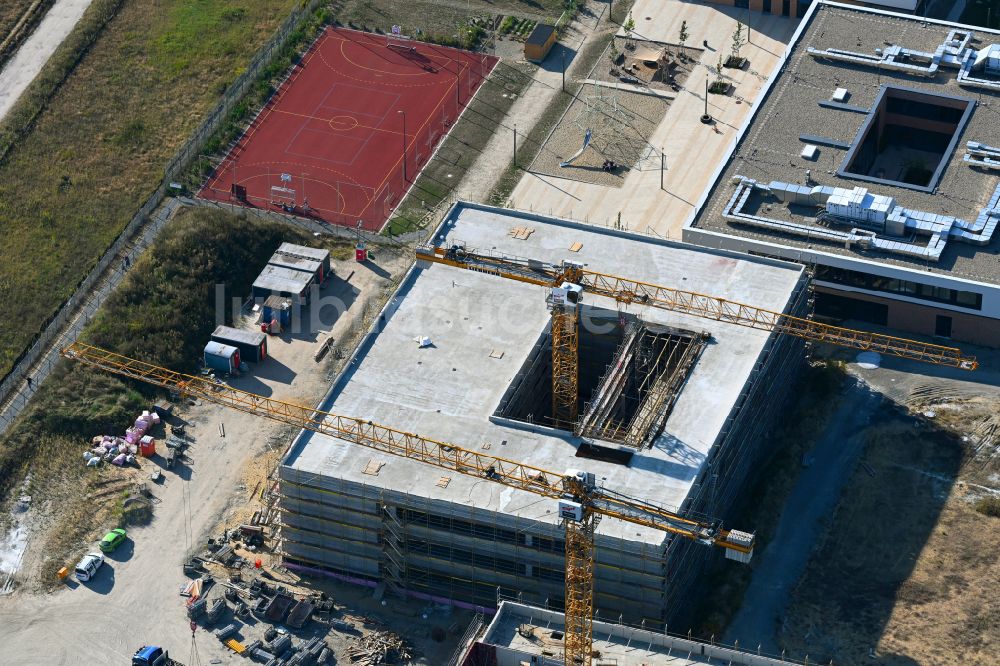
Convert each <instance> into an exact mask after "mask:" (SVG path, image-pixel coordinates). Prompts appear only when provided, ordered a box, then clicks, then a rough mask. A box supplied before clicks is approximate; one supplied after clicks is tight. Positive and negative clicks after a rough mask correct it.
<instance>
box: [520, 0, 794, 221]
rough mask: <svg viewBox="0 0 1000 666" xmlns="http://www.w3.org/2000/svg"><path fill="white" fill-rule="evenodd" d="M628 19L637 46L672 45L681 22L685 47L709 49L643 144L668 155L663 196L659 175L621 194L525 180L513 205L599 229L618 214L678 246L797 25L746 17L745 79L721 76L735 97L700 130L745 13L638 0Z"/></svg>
mask: <svg viewBox="0 0 1000 666" xmlns="http://www.w3.org/2000/svg"><path fill="white" fill-rule="evenodd" d="M632 16H633V18H634V19H635V23H636V30H635V34H636V35H637V36H638V37H640V38H647V39H651V40H656V41H661V42H668V43H675V42H676V41H677V36H678V34H679V32H680V26H681V22H686V23H687V30H688V32H689V34H690V37H689V38H688V40H687V42H686V44H687V45H688V46H692V47H697V48H702V44H703V42H704V41H708V43H709V48H707V49H704V50H703V51H702V55H701V58H700V61H699V63H698V65H697V66H696V68H695V70H694V71H693V72H692V73H691V75H690V76H689V77H688V79H687V82H686V84H685V87H684V88H683V89H682V90H681V91H680V92H679V93H678V94H677V95H676V99H675V100H674V101H673V102H671V104H670V108H669V109H668V110H667V114H666V116H665V117H664V119H663V121H662V122H661V123H660V125H659V126H658V127H657V129H656V131H655V132H654V134H653V136H652V137H650V139H649V143H650V145H651V146H652V147H653V148H654V149H656V150H657V151H662V152H663V153H665V155H666V165H667V171H666V173H665V176H664V189H662V190H661V189H660V170H659V169H647V170H642V171H640V170H638V169H636V170H633V171H631V172H630V173H629V174H628V176H627V177H626V178H625V183H624V185H623V186H622V187H620V188H613V187H604V186H601V185H594V184H592V183H584V182H580V181H575V180H568V179H565V178H556V177H553V176H548V175H541V174H529V175H526V176H525V177H524V178H522V179H521V182H520V183H518V186H517V188H515V190H514V193H513V195H512V196H511V203H512V206H514V207H516V208H521V209H531V210H534V211H536V212H540V213H550V214H553V215H557V216H560V217H568V218H572V219H577V220H584V221H587V222H591V223H593V224H600V225H605V226H610V225H611V224H613V223H614V222H615V220H616V219H617V216H618V214H619V213H621V219H622V223H623V224H624V225H625V226H626V227H627V228H628V229H631V230H633V231H637V232H641V233H650V234H653V235H656V236H660V237H668V238H673V239H676V240H679V239H680V237H681V226H682V225H683V222H684V220H685V218H686V217H687V216H688V214H689V213H690V212H691V210H692V209H693V207H694V203H695V202H696V201H697V199H698V198H699V197H700V196H701V194H702V192H703V191H704V190H705V188H706V187H707V186H708V184H709V181H710V179H711V175H712V172H713V171H714V170H715V168H716V166H718V163H719V160H720V159H721V158H722V156H723V155H724V154H725V153H726V151H728V150H729V148H730V146H731V144H732V143H733V141H734V140H735V137H736V131H737V129H738V128H739V127H740V126H741V125H742V124H743V122H744V121H745V120H746V118H747V116H748V115H749V113H750V111H751V110H752V106H753V104H752V102H753V101H755V100H756V99H757V98H758V96H759V95H760V92H761V89H762V88H763V86H764V83H765V82H766V80H767V78H768V77H769V76H770V74H771V72H772V71H773V70H774V69H775V67H776V66H777V64H778V62H779V60H780V58H781V57H782V56H783V54H784V52H785V48H786V46H787V43H788V41H789V40H790V39H791V36H792V33H793V32H794V31H795V28H796V26H797V25H798V23H797V21H796V20H794V19H788V18H783V17H781V16H774V15H770V16H769V15H766V14H761V13H759V12H753V13H752V14H751V22H750V27H751V35H750V40H751V41H750V44H748V45H747V46H744V47H743V50H742V54H743V55H744V56H745V57H747V58H749V60H750V67H749V69H748V70H747V71H736V72H733V71H731V70H726V75H727V76H729V77H731V79H732V83H733V84H734V85H735V88H736V89H735V92H734V93H733V94H731V95H729V96H719V95H712V96H710V98H709V112H710V113H711V115H712V116H713V117H715V118H716V121H717V122H716V123H715V125H703V124H701V123H700V122H699V117H700V116H701V114H702V112H703V107H704V103H705V92H704V90H705V80H706V76H708V75H709V73H710V72H714V68H715V66H716V64H717V61H718V57H719V55H720V54H722V55H726V54H728V51H729V46H730V44H731V43H732V34H733V31H734V30H735V29H736V23H737V20H740V21H746V18H747V12H746V10H738V9H735V8H732V7H721V6H716V5H702V4H694V3H691V2H680V1H679V0H638V1H637V2H636V4H635V7H634V8H633V10H632ZM598 66H602V65H600V64H599V65H598ZM712 76H714V73H713V74H712ZM744 100H747V101H744Z"/></svg>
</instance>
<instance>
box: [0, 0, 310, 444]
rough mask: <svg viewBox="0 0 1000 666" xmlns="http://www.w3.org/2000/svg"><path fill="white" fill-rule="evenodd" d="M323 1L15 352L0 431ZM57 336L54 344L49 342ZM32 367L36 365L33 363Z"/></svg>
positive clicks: (0, 408)
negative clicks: (178, 185)
mask: <svg viewBox="0 0 1000 666" xmlns="http://www.w3.org/2000/svg"><path fill="white" fill-rule="evenodd" d="M323 2H324V0H309V2H307V3H304V4H303V5H301V6H300V7H298V8H297V9H295V10H294V11H292V13H291V14H290V15H289V16H288V18H287V19H286V20H285V21H284V23H282V24H281V27H279V28H278V30H277V32H276V33H275V34H274V36H273V37H272V38H271V39H270V40H269V41H268V42H267V44H265V45H264V47H263V48H261V50H260V51H258V52H257V55H256V56H254V58H253V60H251V61H250V64H249V65H248V66H247V68H246V70H245V71H244V72H243V74H241V75H240V76H239V77H238V78H237V79H236V80H235V81H234V82H233V83H232V84H231V85H230V86H229V88H228V89H227V90H226V92H225V94H224V95H223V98H222V100H221V101H220V102H219V104H218V105H217V106H216V107H215V109H214V110H213V111H212V112H211V113H210V114H209V116H208V118H206V119H205V121H204V122H203V123H202V124H201V125H200V126H199V127H198V129H197V130H195V132H194V133H193V134H192V136H191V138H190V139H188V141H187V142H185V143H184V145H183V146H181V148H180V149H179V150H178V151H177V154H176V155H175V156H174V158H173V159H172V160H171V161H170V162H169V163H168V164H167V167H166V169H165V170H164V179H163V182H161V183H160V185H159V186H158V187H157V188H156V190H155V191H153V192H152V194H150V196H149V197H148V198H147V199H146V202H145V203H144V204H143V205H142V207H141V208H140V209H139V210H138V212H136V214H135V215H134V216H133V217H132V219H131V220H130V221H129V223H128V224H127V225H126V226H125V228H124V229H123V230H122V231H121V233H120V234H118V236H117V238H115V240H114V242H112V243H111V245H110V246H109V247H108V249H107V250H106V251H105V252H104V254H103V255H102V256H101V258H100V259H99V260H98V262H97V263H96V264H95V265H94V266H93V267H92V268H91V270H90V272H89V273H88V274H87V275H86V277H84V278H83V279H82V280H80V282H79V283H78V284H77V285H76V288H75V289H74V290H73V294H72V295H71V296H70V297H69V298H67V299H66V300H65V301H63V302H62V304H61V305H60V306H59V309H58V310H57V311H56V312H55V313H54V314H53V315H52V316H51V317H50V318H49V319H48V320H47V321H46V322H45V323H44V324H43V327H42V329H41V331H40V332H39V333H38V334H37V335H36V336H35V338H34V340H33V341H32V343H31V345H30V346H29V347H28V348H27V349H25V350H24V351H23V352H22V353H21V354H20V356H18V358H17V360H16V361H15V362H14V364H13V366H12V368H11V370H10V371H9V372H7V374H6V375H5V376H4V377H3V379H2V380H0V434H2V433H3V432H4V431H6V429H7V428H8V427H9V426H10V424H11V422H12V421H13V419H14V418H15V417H16V416H17V414H19V413H20V412H21V410H22V409H24V406H25V405H26V404H27V401H28V396H30V394H31V392H32V391H33V388H34V386H36V385H38V384H39V383H40V382H41V380H42V379H44V377H46V376H48V374H49V373H50V372H51V371H52V368H53V367H54V364H55V362H56V361H58V359H59V346H60V345H62V344H68V343H69V342H70V341H72V340H75V339H76V336H77V335H79V333H80V331H81V330H82V328H83V326H85V325H86V324H87V322H89V321H90V319H91V318H92V317H93V314H94V313H95V312H96V311H97V308H98V307H100V305H101V304H102V303H103V302H104V300H105V299H106V298H107V296H108V295H109V294H110V293H111V291H112V290H113V289H114V287H116V286H117V285H118V282H120V281H121V277H122V276H123V275H124V273H125V271H126V270H127V269H128V268H129V267H130V266H131V264H132V261H133V260H134V259H135V258H136V257H137V256H138V255H139V254H141V253H142V251H144V250H145V249H146V248H147V247H148V246H149V244H150V243H151V242H152V240H153V238H155V237H156V235H157V234H158V233H159V231H160V230H161V229H162V227H163V226H164V225H165V224H166V222H167V221H168V220H169V218H170V216H172V214H173V212H174V211H175V210H176V208H177V206H178V205H179V203H180V202H179V201H178V200H172V201H171V202H170V203H168V205H167V206H165V207H164V208H163V209H162V210H160V211H158V212H157V214H156V215H155V216H154V215H153V211H155V210H156V209H157V208H158V207H159V206H160V204H161V203H163V200H164V198H165V197H166V196H167V194H168V191H169V188H170V184H171V182H172V181H173V180H175V179H177V178H178V177H179V176H180V175H181V174H182V173H183V172H184V170H185V169H187V168H188V166H189V165H190V164H191V161H192V160H194V159H195V158H196V157H197V156H198V154H199V153H200V151H201V150H202V148H203V147H204V145H205V143H206V142H207V141H208V140H209V139H210V138H211V137H212V136H213V134H214V133H215V132H216V131H217V130H218V129H219V127H220V126H221V124H222V122H223V121H225V119H226V118H227V117H228V116H229V114H230V113H231V112H232V110H233V108H234V107H235V106H236V104H238V103H239V101H240V100H241V99H242V97H243V96H244V95H245V94H246V93H247V92H248V91H249V89H250V86H251V85H253V83H254V82H255V81H256V80H257V78H258V77H259V76H260V74H261V73H262V72H263V70H264V68H265V67H267V66H268V65H269V64H270V63H271V61H272V60H273V58H274V56H275V55H276V54H277V53H279V52H280V51H281V49H282V48H284V46H285V44H286V43H287V41H288V38H289V37H290V36H291V35H292V33H294V32H295V31H296V30H297V29H298V28H299V27H300V25H301V23H302V21H303V20H304V19H305V18H306V17H308V16H310V15H312V14H313V13H314V12H315V11H316V10H317V8H318V7H319V6H320V5H321V4H322V3H323ZM116 261H117V262H121V268H120V269H116V270H115V271H112V272H110V273H109V274H108V275H106V273H107V272H108V269H109V268H111V267H112V266H113V264H114V263H115V262H116ZM57 340H58V341H59V345H56V346H53V343H54V342H56V341H57ZM36 365H37V366H38V367H35V366H36Z"/></svg>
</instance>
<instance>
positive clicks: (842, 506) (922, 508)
mask: <svg viewBox="0 0 1000 666" xmlns="http://www.w3.org/2000/svg"><path fill="white" fill-rule="evenodd" d="M975 352H976V354H977V356H978V357H979V360H980V363H981V366H980V367H981V369H980V370H978V371H977V372H975V373H969V372H964V371H960V370H954V369H950V368H937V367H932V366H927V365H923V364H919V363H916V362H911V361H903V360H899V359H888V358H887V359H883V362H882V367H878V368H862V367H860V366H858V365H857V364H855V363H851V362H850V361H851V357H852V356H853V354H850V353H848V352H843V351H840V352H837V354H836V355H837V356H838V357H840V358H843V359H844V360H845V361H848V365H847V370H848V372H849V373H850V374H851V375H852V376H853V377H854V378H855V379H857V380H860V382H863V383H860V382H859V385H855V386H851V387H850V388H848V389H847V390H846V392H845V393H844V394H843V395H841V396H839V397H838V398H837V400H838V405H837V407H836V414H835V416H834V417H833V418H832V419H831V421H830V424H831V425H830V427H829V428H828V429H827V431H826V432H824V434H823V436H822V438H821V439H820V440H819V441H817V442H816V444H815V445H814V447H813V448H812V450H811V451H810V453H809V454H807V459H810V462H811V465H810V466H809V467H808V468H807V469H804V470H803V471H802V472H801V474H800V478H799V480H798V482H797V484H796V487H795V488H794V489H793V490H792V492H791V495H790V497H789V500H788V502H786V505H785V509H784V511H783V512H782V515H781V518H780V521H779V523H778V527H777V529H776V532H775V535H774V538H773V539H772V540H771V542H770V543H769V544H768V546H767V548H766V550H765V551H764V552H763V553H761V554H760V560H759V562H758V566H757V567H756V568H755V571H754V574H753V578H752V580H751V583H750V587H749V588H748V590H747V593H746V595H745V597H744V600H743V610H742V611H741V612H740V613H738V614H737V616H736V617H735V618H734V620H733V622H732V623H731V624H730V626H729V627H728V629H727V632H726V639H727V640H728V641H731V640H732V639H739V641H740V643H741V644H742V645H751V646H753V645H757V644H758V643H760V644H761V645H762V649H763V650H764V651H766V652H777V651H780V648H787V649H788V654H790V655H793V656H796V657H798V658H801V657H802V656H803V655H805V654H809V655H811V659H810V661H815V662H816V663H827V662H828V661H829V660H830V659H833V661H834V663H862V662H863V661H867V662H870V663H880V664H892V665H894V666H913V665H915V664H953V663H962V664H991V663H996V660H995V655H996V653H997V650H998V649H1000V602H998V601H997V599H996V594H995V583H996V580H997V578H998V576H1000V560H997V559H996V554H995V553H996V548H995V541H996V538H995V534H996V528H997V527H998V526H1000V522H998V520H997V519H996V518H991V517H988V516H984V515H982V514H979V513H977V512H976V511H975V510H974V508H973V505H974V503H975V501H976V500H977V499H979V498H982V497H985V496H989V495H993V496H1000V372H998V370H997V368H1000V365H998V364H997V361H998V356H1000V354H998V352H996V351H995V350H981V349H976V350H975ZM869 389H870V390H871V391H872V392H873V393H869ZM817 474H819V475H820V476H819V478H817Z"/></svg>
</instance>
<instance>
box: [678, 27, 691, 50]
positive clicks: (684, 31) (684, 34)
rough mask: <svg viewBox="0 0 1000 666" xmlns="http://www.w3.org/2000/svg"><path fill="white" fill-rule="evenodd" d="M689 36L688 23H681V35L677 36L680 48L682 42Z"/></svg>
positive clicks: (682, 45) (682, 44)
mask: <svg viewBox="0 0 1000 666" xmlns="http://www.w3.org/2000/svg"><path fill="white" fill-rule="evenodd" d="M690 36H691V35H690V34H688V22H687V21H681V34H680V35H678V38H677V41H679V42H680V43H681V47H682V48H683V47H684V42H686V41H687V40H688V37H690Z"/></svg>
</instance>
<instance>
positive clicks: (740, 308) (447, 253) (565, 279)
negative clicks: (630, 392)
mask: <svg viewBox="0 0 1000 666" xmlns="http://www.w3.org/2000/svg"><path fill="white" fill-rule="evenodd" d="M416 255H417V264H418V266H420V265H422V266H424V267H427V266H430V265H431V264H435V263H437V264H445V265H447V266H454V267H456V268H464V269H467V270H471V271H476V272H478V273H488V274H490V275H497V276H499V277H503V278H507V279H510V280H517V281H519V282H527V283H529V284H537V285H540V286H543V287H548V288H549V289H550V292H549V294H548V296H547V297H546V302H547V303H548V306H549V309H550V311H551V312H552V327H551V328H552V418H553V420H554V421H555V423H556V425H561V426H570V427H572V424H573V423H574V422H575V421H576V419H577V411H578V407H577V406H578V404H579V379H578V378H579V351H578V349H579V348H578V328H579V323H578V322H579V308H580V303H581V301H582V298H583V295H584V294H585V293H586V294H594V295H597V296H606V297H608V298H611V299H613V300H614V301H615V302H617V303H618V304H620V305H631V304H633V303H635V304H639V305H645V306H648V307H653V308H659V309H661V310H670V311H673V312H680V313H683V314H687V315H693V316H696V317H702V318H704V319H714V320H716V321H722V322H727V323H730V324H737V325H739V326H746V327H749V328H756V329H760V330H765V331H774V332H776V333H781V334H784V335H792V336H795V337H797V338H802V339H804V340H808V341H811V342H821V343H826V344H832V345H839V346H841V347H848V348H851V349H859V350H862V351H874V352H879V353H882V354H888V355H890V356H898V357H900V358H908V359H912V360H915V361H923V362H925V363H933V364H935V365H947V366H952V367H955V368H961V369H963V370H975V369H976V368H977V367H978V366H979V364H978V362H977V361H976V358H975V357H974V356H966V355H964V354H963V353H962V350H960V349H957V348H955V347H944V346H941V345H935V344H930V343H926V342H919V341H917V340H909V339H906V338H898V337H894V336H891V335H884V334H882V333H872V332H869V331H858V330H854V329H850V328H843V327H841V326H832V325H830V324H823V323H820V322H817V321H813V320H811V319H805V318H802V317H794V316H792V315H789V314H784V313H781V312H774V311H772V310H764V309H762V308H758V307H754V306H752V305H746V304H745V303H739V302H736V301H730V300H727V299H725V298H719V297H717V296H707V295H705V294H699V293H696V292H693V291H683V290H681V289H674V288H673V287H664V286H662V285H657V284H651V283H649V282H641V281H639V280H631V279H628V278H623V277H619V276H617V275H608V274H606V273H598V272H595V271H591V270H587V269H585V268H584V267H583V265H582V264H580V263H578V262H574V261H564V262H562V264H552V263H547V262H543V261H536V260H534V259H520V258H513V257H508V256H505V255H503V254H499V253H492V252H476V251H475V250H470V249H467V248H465V247H464V246H461V245H452V246H450V247H437V246H433V245H425V246H422V247H419V248H417V250H416Z"/></svg>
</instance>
